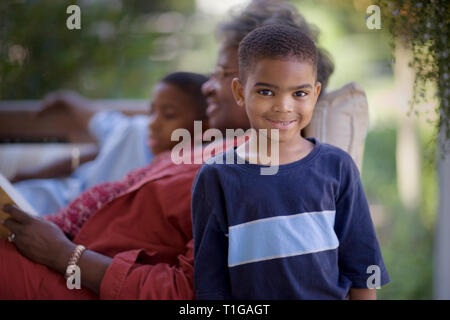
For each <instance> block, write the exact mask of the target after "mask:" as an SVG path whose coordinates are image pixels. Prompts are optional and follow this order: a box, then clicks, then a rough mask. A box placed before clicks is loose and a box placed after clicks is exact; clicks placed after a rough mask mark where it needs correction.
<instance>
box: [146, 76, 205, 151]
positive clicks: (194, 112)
mask: <svg viewBox="0 0 450 320" xmlns="http://www.w3.org/2000/svg"><path fill="white" fill-rule="evenodd" d="M207 80H208V78H207V77H205V76H203V75H200V74H197V73H191V72H175V73H171V74H169V75H167V76H165V77H164V78H163V79H162V80H161V81H160V82H158V83H157V84H156V86H155V87H154V90H153V95H152V100H151V106H150V121H149V130H148V131H149V136H148V145H149V147H150V149H151V151H152V153H153V154H154V155H157V154H159V153H161V152H163V151H167V150H171V149H172V148H173V147H174V146H175V145H177V144H178V141H172V140H171V135H172V132H173V131H174V130H175V129H178V128H184V129H187V130H188V131H189V132H190V133H191V135H192V136H193V134H194V121H205V122H206V120H207V118H206V108H207V103H206V98H205V97H204V96H203V94H202V90H201V88H202V85H203V84H204V83H205V82H206V81H207ZM206 127H207V126H206V124H204V125H202V128H206Z"/></svg>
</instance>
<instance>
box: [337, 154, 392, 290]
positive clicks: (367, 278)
mask: <svg viewBox="0 0 450 320" xmlns="http://www.w3.org/2000/svg"><path fill="white" fill-rule="evenodd" d="M342 181H343V182H342V183H341V186H340V195H339V197H338V199H337V202H336V220H335V232H336V235H337V237H338V239H339V247H338V264H339V273H340V281H344V282H349V281H350V282H351V285H350V287H351V288H368V284H370V285H374V284H376V285H380V286H382V285H384V284H386V283H388V282H389V281H390V279H389V275H388V273H387V271H386V267H385V265H384V261H383V257H382V254H381V250H380V246H379V243H378V240H377V236H376V232H375V228H374V226H373V222H372V218H371V215H370V211H369V205H368V203H367V199H366V196H365V193H364V189H363V186H362V183H361V179H360V176H359V171H358V169H357V167H356V165H355V164H354V163H353V161H352V160H351V161H350V163H349V169H348V170H347V172H346V173H344V177H343V178H342ZM374 276H375V277H374ZM376 279H378V280H379V281H376Z"/></svg>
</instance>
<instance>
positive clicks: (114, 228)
mask: <svg viewBox="0 0 450 320" xmlns="http://www.w3.org/2000/svg"><path fill="white" fill-rule="evenodd" d="M199 166H200V165H198V164H197V165H195V164H192V165H185V164H182V165H175V164H173V163H172V161H171V158H170V152H167V153H163V154H161V155H159V156H158V157H156V158H155V160H154V161H153V162H152V163H151V165H149V166H147V167H144V168H142V169H137V170H135V171H133V172H132V173H130V174H129V175H128V176H127V177H126V178H124V180H122V181H120V182H116V183H105V184H101V185H99V186H96V187H94V188H91V189H89V190H87V191H85V192H84V193H83V194H82V195H80V197H78V198H77V199H75V200H74V201H73V202H72V203H71V204H69V206H68V207H67V208H65V209H63V210H61V211H60V212H59V213H58V214H56V215H54V216H49V217H47V219H49V220H51V221H53V222H55V223H56V224H57V225H58V226H59V227H60V228H61V229H62V230H63V231H65V232H66V233H67V234H68V235H70V236H72V237H73V236H74V238H73V242H74V243H76V244H83V245H84V246H86V247H87V248H88V249H90V250H93V251H96V252H98V253H101V254H104V255H107V256H110V257H113V261H112V263H111V265H110V266H109V268H108V269H107V271H106V273H105V276H104V278H103V281H102V283H101V287H100V297H98V296H97V295H94V294H93V293H92V292H90V291H89V290H87V289H82V290H76V289H74V290H69V289H67V286H66V280H65V279H64V277H63V275H60V274H58V273H56V272H54V271H53V270H50V269H48V268H47V267H45V266H42V265H38V264H36V263H34V262H31V261H30V260H28V259H26V258H24V257H23V256H21V255H20V254H19V253H18V252H17V250H16V249H15V247H14V246H13V245H11V244H9V243H8V242H6V241H0V257H2V259H0V275H7V274H9V275H10V276H9V277H4V276H0V298H21V299H36V298H37V299H67V298H68V299H76V298H94V299H95V298H101V299H193V298H194V294H193V240H192V223H191V211H190V202H191V188H192V184H193V181H194V178H195V174H196V172H197V170H198V168H199ZM81 277H82V274H81Z"/></svg>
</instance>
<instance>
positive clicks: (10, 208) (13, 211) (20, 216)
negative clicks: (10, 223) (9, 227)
mask: <svg viewBox="0 0 450 320" xmlns="http://www.w3.org/2000/svg"><path fill="white" fill-rule="evenodd" d="M2 210H3V211H4V212H6V213H9V214H10V215H11V218H9V219H7V220H10V219H14V220H16V221H17V222H19V223H21V224H28V223H29V222H31V221H32V220H33V217H32V216H31V215H29V214H28V213H26V212H25V211H23V210H21V209H19V208H18V207H17V206H15V205H10V204H7V205H4V206H3V208H2Z"/></svg>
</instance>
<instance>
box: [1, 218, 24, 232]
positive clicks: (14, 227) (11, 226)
mask: <svg viewBox="0 0 450 320" xmlns="http://www.w3.org/2000/svg"><path fill="white" fill-rule="evenodd" d="M3 225H4V226H5V227H6V228H7V229H8V230H9V231H11V232H14V233H16V234H17V233H20V232H21V230H22V228H23V225H22V224H20V223H19V222H17V221H14V220H13V219H10V218H8V219H6V220H4V221H3Z"/></svg>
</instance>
